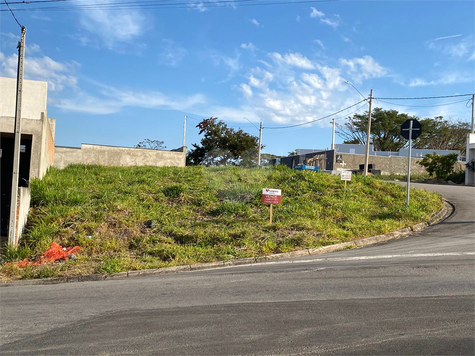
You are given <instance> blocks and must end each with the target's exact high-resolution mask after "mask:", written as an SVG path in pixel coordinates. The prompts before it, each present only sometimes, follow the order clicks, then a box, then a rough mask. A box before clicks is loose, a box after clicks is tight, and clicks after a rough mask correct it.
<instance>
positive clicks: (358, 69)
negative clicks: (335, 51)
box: [340, 56, 389, 83]
mask: <svg viewBox="0 0 475 356" xmlns="http://www.w3.org/2000/svg"><path fill="white" fill-rule="evenodd" d="M340 64H341V65H342V66H343V67H344V68H345V69H346V72H347V73H348V75H349V76H350V77H351V79H352V80H353V81H355V82H356V83H361V82H362V81H363V80H364V79H369V78H380V77H384V76H385V75H387V74H388V73H389V69H387V68H385V67H383V66H381V65H380V64H379V63H378V62H376V61H375V60H374V58H373V57H371V56H364V57H362V58H353V59H340Z"/></svg>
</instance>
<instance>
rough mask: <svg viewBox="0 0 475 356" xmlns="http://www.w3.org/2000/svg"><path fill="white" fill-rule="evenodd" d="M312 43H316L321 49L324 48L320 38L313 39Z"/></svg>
mask: <svg viewBox="0 0 475 356" xmlns="http://www.w3.org/2000/svg"><path fill="white" fill-rule="evenodd" d="M313 43H316V44H318V45H319V46H320V47H321V48H322V49H326V48H325V46H324V45H323V42H322V41H320V40H313Z"/></svg>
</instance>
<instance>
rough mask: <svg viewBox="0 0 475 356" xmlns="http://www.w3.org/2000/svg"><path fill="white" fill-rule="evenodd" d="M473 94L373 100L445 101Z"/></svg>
mask: <svg viewBox="0 0 475 356" xmlns="http://www.w3.org/2000/svg"><path fill="white" fill-rule="evenodd" d="M469 95H473V94H457V95H443V96H426V97H419V98H373V99H375V100H424V99H443V98H458V97H461V96H469Z"/></svg>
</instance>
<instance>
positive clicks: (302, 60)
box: [271, 53, 315, 69]
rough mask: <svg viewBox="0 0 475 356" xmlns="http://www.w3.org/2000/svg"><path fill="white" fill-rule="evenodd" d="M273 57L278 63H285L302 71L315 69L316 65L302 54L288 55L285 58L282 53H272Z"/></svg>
mask: <svg viewBox="0 0 475 356" xmlns="http://www.w3.org/2000/svg"><path fill="white" fill-rule="evenodd" d="M271 57H272V58H273V59H274V60H275V61H276V62H281V63H282V62H283V63H286V64H288V65H290V66H294V67H298V68H302V69H315V65H314V63H313V62H312V61H311V60H309V59H308V58H307V57H304V56H302V55H301V54H300V53H287V54H285V55H284V56H282V55H281V54H280V53H272V54H271Z"/></svg>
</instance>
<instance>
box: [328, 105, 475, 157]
mask: <svg viewBox="0 0 475 356" xmlns="http://www.w3.org/2000/svg"><path fill="white" fill-rule="evenodd" d="M371 116H372V117H371V143H372V144H373V145H374V148H375V149H376V150H377V151H399V150H400V149H402V148H405V147H407V145H408V140H406V139H404V138H403V137H402V136H401V135H400V133H401V125H402V124H403V123H404V121H406V120H408V119H417V120H418V121H419V122H420V123H421V126H422V133H421V135H420V136H419V137H418V138H417V139H416V140H413V141H412V142H413V147H414V148H426V149H434V150H458V151H460V152H461V154H462V155H463V154H464V152H465V140H466V137H467V133H468V132H469V127H468V126H469V125H468V123H466V122H461V121H459V120H457V121H448V120H444V119H443V118H442V117H441V116H438V117H435V118H434V119H429V118H426V119H419V118H418V117H416V116H410V115H408V114H404V113H399V112H398V111H397V110H383V109H381V108H375V109H374V110H373V112H372V115H371ZM367 126H368V112H366V113H365V114H363V115H361V114H355V115H353V117H349V118H348V122H346V123H345V124H344V125H337V127H338V130H337V134H338V136H340V137H341V138H343V140H344V143H354V144H361V145H366V135H367Z"/></svg>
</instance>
